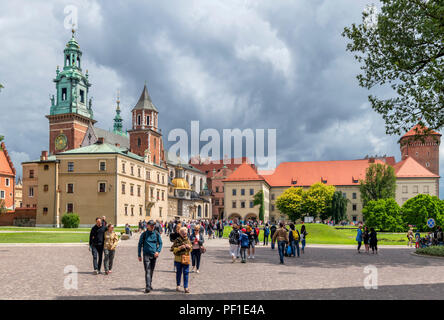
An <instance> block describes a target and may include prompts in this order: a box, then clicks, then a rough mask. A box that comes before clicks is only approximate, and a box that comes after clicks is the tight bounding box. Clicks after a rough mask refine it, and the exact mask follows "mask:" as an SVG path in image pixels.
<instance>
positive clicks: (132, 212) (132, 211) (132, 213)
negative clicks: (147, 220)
mask: <svg viewBox="0 0 444 320" xmlns="http://www.w3.org/2000/svg"><path fill="white" fill-rule="evenodd" d="M131 216H134V207H131Z"/></svg>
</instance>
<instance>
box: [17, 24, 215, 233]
mask: <svg viewBox="0 0 444 320" xmlns="http://www.w3.org/2000/svg"><path fill="white" fill-rule="evenodd" d="M63 61H64V63H63V69H62V70H60V68H59V67H57V69H56V77H55V78H54V80H53V81H54V83H55V87H56V94H55V95H52V96H51V99H50V100H51V106H50V109H49V115H47V116H46V118H47V119H48V120H49V153H48V151H42V154H41V156H40V159H39V160H36V161H30V162H24V163H22V165H23V190H24V191H23V206H24V207H25V208H34V209H35V210H36V225H37V226H61V224H62V217H63V215H64V214H65V213H76V214H78V215H79V217H80V226H90V225H93V224H94V223H95V218H96V217H97V216H106V217H107V220H108V222H109V223H114V224H116V225H125V224H126V223H129V224H130V225H137V224H138V222H139V221H140V220H149V219H153V220H159V221H160V220H171V219H175V218H191V217H200V218H204V217H205V216H206V217H208V218H209V217H211V212H210V210H211V205H210V204H209V203H210V200H209V195H208V194H207V193H206V191H205V190H203V188H202V187H203V185H204V183H205V184H206V180H205V181H202V179H200V182H199V187H198V188H199V190H198V191H199V192H196V185H197V184H194V183H193V185H191V186H190V185H189V184H186V188H187V191H186V192H185V193H184V194H183V195H182V191H183V185H185V184H177V185H176V184H174V183H173V182H172V181H171V175H170V174H169V171H171V169H169V168H175V166H176V165H177V164H174V163H168V162H167V161H166V157H165V151H164V143H163V137H162V132H161V130H160V128H159V117H158V116H159V111H158V109H157V107H156V106H155V105H154V104H153V102H152V100H151V97H150V95H149V93H148V89H147V86H146V84H145V85H144V87H143V89H142V93H141V95H140V97H139V100H138V101H137V102H136V103H135V105H134V107H133V108H132V110H131V113H132V117H131V119H132V120H131V128H130V129H129V130H127V131H125V130H124V129H123V119H122V116H121V110H120V99H119V96H118V97H117V101H116V110H115V116H114V125H113V130H112V131H111V130H110V131H108V130H104V129H101V128H100V127H98V126H97V121H96V120H95V119H94V113H93V106H92V99H91V98H90V97H89V94H90V88H91V85H92V84H91V83H90V81H89V76H88V71H87V70H86V72H83V69H82V67H83V65H82V51H81V50H80V46H79V44H78V42H77V40H76V38H75V32H74V30H73V32H72V37H71V39H70V40H69V41H68V43H67V44H66V47H65V49H64V51H63ZM187 169H188V170H189V171H190V172H191V171H192V173H193V174H194V175H195V176H197V175H199V174H201V175H202V176H203V177H205V176H204V175H203V173H202V172H200V171H199V170H197V169H193V168H187ZM173 170H175V169H173ZM187 178H188V174H187ZM174 182H177V179H176V180H175V181H174ZM176 189H180V190H176ZM191 195H192V196H191ZM169 196H170V197H171V199H170V201H168V200H169V199H168V197H169ZM171 208H174V209H173V210H172V209H171Z"/></svg>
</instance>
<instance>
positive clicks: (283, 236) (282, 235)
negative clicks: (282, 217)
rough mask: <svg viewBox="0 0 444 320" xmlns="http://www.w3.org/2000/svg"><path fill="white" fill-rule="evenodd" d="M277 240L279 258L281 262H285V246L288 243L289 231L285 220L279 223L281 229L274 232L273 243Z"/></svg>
mask: <svg viewBox="0 0 444 320" xmlns="http://www.w3.org/2000/svg"><path fill="white" fill-rule="evenodd" d="M276 241H277V243H278V251H279V259H280V262H281V264H284V255H285V246H286V245H287V244H288V232H287V229H286V228H285V224H284V223H283V222H280V223H279V229H277V230H276V232H275V233H274V234H273V238H272V244H274V243H275V242H276Z"/></svg>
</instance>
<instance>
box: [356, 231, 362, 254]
mask: <svg viewBox="0 0 444 320" xmlns="http://www.w3.org/2000/svg"><path fill="white" fill-rule="evenodd" d="M356 242H357V243H358V253H361V245H362V225H359V228H358V231H357V232H356Z"/></svg>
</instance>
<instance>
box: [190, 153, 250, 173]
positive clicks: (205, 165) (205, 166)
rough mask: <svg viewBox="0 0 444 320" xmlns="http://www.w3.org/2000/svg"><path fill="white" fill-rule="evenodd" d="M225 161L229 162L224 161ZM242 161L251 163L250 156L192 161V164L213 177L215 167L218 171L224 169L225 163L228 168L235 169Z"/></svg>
mask: <svg viewBox="0 0 444 320" xmlns="http://www.w3.org/2000/svg"><path fill="white" fill-rule="evenodd" d="M224 161H225V162H227V163H224ZM190 163H191V160H190ZM242 163H250V161H249V160H248V158H246V157H242V158H231V159H224V160H213V161H210V160H205V161H201V162H200V163H191V164H192V166H193V167H195V168H197V169H199V170H200V171H203V172H206V173H207V176H208V177H209V178H211V177H212V176H213V170H214V169H215V170H216V171H218V170H220V169H222V168H223V166H224V165H226V166H227V168H228V169H230V170H235V169H236V168H237V167H239V166H240V165H241V164H242Z"/></svg>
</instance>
